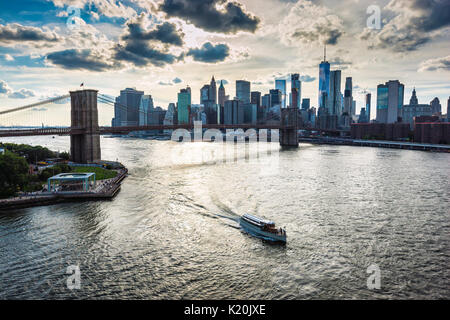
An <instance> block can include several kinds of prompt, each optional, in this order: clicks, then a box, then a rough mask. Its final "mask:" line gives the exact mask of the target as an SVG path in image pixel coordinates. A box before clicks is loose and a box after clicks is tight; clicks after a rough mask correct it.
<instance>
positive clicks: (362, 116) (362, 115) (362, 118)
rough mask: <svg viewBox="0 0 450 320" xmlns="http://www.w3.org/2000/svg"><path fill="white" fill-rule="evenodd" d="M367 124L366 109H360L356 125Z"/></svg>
mask: <svg viewBox="0 0 450 320" xmlns="http://www.w3.org/2000/svg"><path fill="white" fill-rule="evenodd" d="M367 122H369V121H368V119H367V114H366V108H361V111H360V113H359V117H358V123H367Z"/></svg>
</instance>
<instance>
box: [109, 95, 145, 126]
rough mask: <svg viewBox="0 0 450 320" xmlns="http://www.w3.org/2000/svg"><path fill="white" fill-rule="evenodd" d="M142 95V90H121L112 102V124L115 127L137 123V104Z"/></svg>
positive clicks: (135, 124)
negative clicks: (113, 102)
mask: <svg viewBox="0 0 450 320" xmlns="http://www.w3.org/2000/svg"><path fill="white" fill-rule="evenodd" d="M143 95H144V91H137V90H136V89H135V88H126V89H125V90H121V91H120V96H119V97H116V102H115V104H114V118H113V120H112V125H113V126H115V127H118V126H137V125H139V106H140V103H141V97H142V96H143Z"/></svg>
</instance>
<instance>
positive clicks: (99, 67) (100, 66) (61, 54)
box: [47, 49, 113, 71]
mask: <svg viewBox="0 0 450 320" xmlns="http://www.w3.org/2000/svg"><path fill="white" fill-rule="evenodd" d="M105 60H107V59H106V58H105V57H102V56H101V55H98V54H96V53H93V52H92V50H91V49H83V50H79V49H68V50H64V51H57V52H52V53H50V54H48V55H47V61H49V62H51V63H52V64H53V65H56V66H60V67H62V68H64V69H69V70H89V71H106V70H109V69H113V66H112V65H110V64H107V63H105V62H104V61H105Z"/></svg>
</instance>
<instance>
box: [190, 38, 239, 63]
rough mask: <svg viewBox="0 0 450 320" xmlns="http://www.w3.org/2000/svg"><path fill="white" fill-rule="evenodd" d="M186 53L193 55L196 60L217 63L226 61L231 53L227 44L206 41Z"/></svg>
mask: <svg viewBox="0 0 450 320" xmlns="http://www.w3.org/2000/svg"><path fill="white" fill-rule="evenodd" d="M186 55H188V56H192V57H193V58H194V60H195V61H200V62H207V63H215V62H220V61H224V60H225V59H226V58H227V57H228V56H229V55H230V48H229V47H228V46H227V45H226V44H217V45H213V44H211V42H206V43H204V44H203V46H202V47H200V48H195V49H190V50H189V51H188V53H187V54H186Z"/></svg>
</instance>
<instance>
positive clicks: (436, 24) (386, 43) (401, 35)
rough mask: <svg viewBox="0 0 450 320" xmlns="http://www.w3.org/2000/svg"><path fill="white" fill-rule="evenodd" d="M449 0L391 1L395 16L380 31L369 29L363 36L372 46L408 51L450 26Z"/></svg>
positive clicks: (361, 35) (443, 31) (389, 5)
mask: <svg viewBox="0 0 450 320" xmlns="http://www.w3.org/2000/svg"><path fill="white" fill-rule="evenodd" d="M449 8H450V1H449V0H391V1H390V2H389V3H388V4H387V5H386V7H385V9H386V10H388V11H391V12H392V13H393V14H394V17H393V18H392V19H391V20H389V21H388V22H387V23H386V24H385V25H384V26H383V28H382V29H381V30H380V31H377V30H371V29H367V28H366V29H365V30H364V31H363V32H362V33H361V34H360V35H359V38H360V39H362V40H368V41H369V48H370V49H388V50H391V51H394V52H408V51H414V50H417V49H418V48H419V47H421V46H423V45H425V44H426V43H428V42H430V41H431V40H433V39H434V38H435V37H437V36H438V35H441V34H444V33H445V32H446V31H445V29H447V27H448V26H450V9H449Z"/></svg>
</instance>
